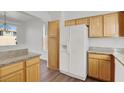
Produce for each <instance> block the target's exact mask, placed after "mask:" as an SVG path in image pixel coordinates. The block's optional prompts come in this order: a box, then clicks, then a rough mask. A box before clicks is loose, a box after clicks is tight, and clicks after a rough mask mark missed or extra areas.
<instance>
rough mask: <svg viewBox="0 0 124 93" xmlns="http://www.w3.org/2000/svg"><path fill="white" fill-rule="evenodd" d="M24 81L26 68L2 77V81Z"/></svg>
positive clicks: (0, 80)
mask: <svg viewBox="0 0 124 93" xmlns="http://www.w3.org/2000/svg"><path fill="white" fill-rule="evenodd" d="M24 81H25V77H24V70H20V71H17V72H14V73H12V74H9V75H7V76H4V77H2V78H1V79H0V82H24Z"/></svg>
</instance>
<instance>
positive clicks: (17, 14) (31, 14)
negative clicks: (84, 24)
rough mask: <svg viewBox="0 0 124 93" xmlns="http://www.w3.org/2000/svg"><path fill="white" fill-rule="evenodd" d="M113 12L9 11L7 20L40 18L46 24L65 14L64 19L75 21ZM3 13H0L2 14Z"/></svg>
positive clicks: (22, 20) (23, 20) (21, 20)
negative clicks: (74, 19)
mask: <svg viewBox="0 0 124 93" xmlns="http://www.w3.org/2000/svg"><path fill="white" fill-rule="evenodd" d="M109 12H113V11H62V12H61V11H7V18H8V19H10V20H12V21H17V22H26V21H30V20H34V19H35V18H39V19H41V20H42V21H44V22H48V21H50V20H58V19H60V18H61V14H62V13H64V19H73V18H80V17H87V16H94V15H99V14H105V13H109ZM1 13H3V12H0V14H1Z"/></svg>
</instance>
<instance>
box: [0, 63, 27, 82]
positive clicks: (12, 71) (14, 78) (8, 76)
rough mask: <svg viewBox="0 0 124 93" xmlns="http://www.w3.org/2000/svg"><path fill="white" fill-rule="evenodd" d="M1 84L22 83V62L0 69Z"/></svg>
mask: <svg viewBox="0 0 124 93" xmlns="http://www.w3.org/2000/svg"><path fill="white" fill-rule="evenodd" d="M0 81H1V82H24V81H25V72H24V62H19V63H15V64H11V65H8V66H4V67H1V68H0Z"/></svg>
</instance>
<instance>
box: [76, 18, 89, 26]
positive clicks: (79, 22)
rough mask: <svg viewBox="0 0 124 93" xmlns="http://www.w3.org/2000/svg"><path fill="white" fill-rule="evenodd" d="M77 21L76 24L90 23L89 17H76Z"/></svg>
mask: <svg viewBox="0 0 124 93" xmlns="http://www.w3.org/2000/svg"><path fill="white" fill-rule="evenodd" d="M75 21H76V23H75V24H76V25H81V24H86V25H89V19H88V18H79V19H75Z"/></svg>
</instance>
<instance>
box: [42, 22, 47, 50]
mask: <svg viewBox="0 0 124 93" xmlns="http://www.w3.org/2000/svg"><path fill="white" fill-rule="evenodd" d="M47 38H48V36H47V30H46V27H45V24H44V25H43V50H44V51H47V49H48V41H47V40H48V39H47Z"/></svg>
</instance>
